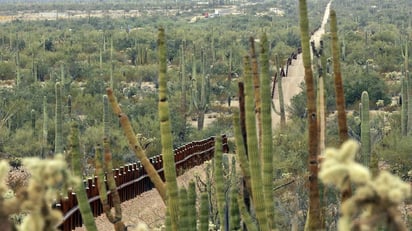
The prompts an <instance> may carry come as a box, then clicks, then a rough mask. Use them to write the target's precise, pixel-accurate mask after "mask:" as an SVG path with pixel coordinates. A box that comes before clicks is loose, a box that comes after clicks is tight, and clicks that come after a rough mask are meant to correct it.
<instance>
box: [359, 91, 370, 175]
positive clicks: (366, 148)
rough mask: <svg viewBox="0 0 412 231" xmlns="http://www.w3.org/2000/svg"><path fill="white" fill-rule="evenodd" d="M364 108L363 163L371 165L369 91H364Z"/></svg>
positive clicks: (362, 129)
mask: <svg viewBox="0 0 412 231" xmlns="http://www.w3.org/2000/svg"><path fill="white" fill-rule="evenodd" d="M361 101H362V107H361V108H362V110H361V112H360V114H361V158H360V159H361V163H362V164H363V165H364V166H366V167H369V166H370V161H371V136H370V135H371V133H370V125H369V95H368V92H366V91H364V92H362V97H361Z"/></svg>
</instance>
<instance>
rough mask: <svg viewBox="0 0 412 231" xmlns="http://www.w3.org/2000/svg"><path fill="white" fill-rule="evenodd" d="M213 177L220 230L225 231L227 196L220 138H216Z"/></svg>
mask: <svg viewBox="0 0 412 231" xmlns="http://www.w3.org/2000/svg"><path fill="white" fill-rule="evenodd" d="M213 161H214V166H213V175H214V179H215V187H216V201H217V209H218V215H219V224H220V229H221V230H223V227H224V224H225V205H226V195H225V181H224V177H223V171H222V169H223V154H222V138H221V137H220V136H217V137H216V141H215V155H214V158H213Z"/></svg>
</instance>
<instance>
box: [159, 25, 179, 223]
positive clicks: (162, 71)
mask: <svg viewBox="0 0 412 231" xmlns="http://www.w3.org/2000/svg"><path fill="white" fill-rule="evenodd" d="M157 45H158V55H159V119H160V134H161V144H162V155H163V168H164V170H165V171H164V174H165V179H166V182H167V184H166V190H167V203H166V204H167V209H168V211H169V214H170V218H171V224H172V230H173V231H177V230H178V224H179V222H178V221H179V217H178V211H179V203H178V200H176V198H178V194H179V193H178V188H177V181H176V166H175V161H174V153H173V141H172V128H171V124H170V116H169V103H168V101H167V86H166V84H167V75H166V70H167V65H166V36H165V32H164V29H163V28H159V34H158V39H157Z"/></svg>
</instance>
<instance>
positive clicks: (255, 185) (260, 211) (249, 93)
mask: <svg viewBox="0 0 412 231" xmlns="http://www.w3.org/2000/svg"><path fill="white" fill-rule="evenodd" d="M244 69H245V70H244V81H245V109H246V110H245V112H246V133H247V143H248V147H247V150H248V157H249V169H250V175H251V188H252V198H253V204H254V208H255V212H256V218H257V220H258V224H259V227H260V230H262V231H264V230H269V225H268V219H267V215H266V207H265V199H264V193H263V182H262V173H261V170H260V167H261V166H260V164H261V163H260V158H261V157H260V155H259V146H258V145H259V143H258V133H257V128H256V120H255V116H256V115H255V112H254V111H255V101H254V90H253V79H252V78H253V77H252V73H251V66H250V60H249V57H248V56H246V57H244Z"/></svg>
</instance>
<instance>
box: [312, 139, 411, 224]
mask: <svg viewBox="0 0 412 231" xmlns="http://www.w3.org/2000/svg"><path fill="white" fill-rule="evenodd" d="M358 148H359V144H358V143H357V142H355V141H353V140H348V141H346V142H345V143H344V144H343V145H342V146H341V148H340V149H332V148H329V149H327V150H326V152H325V159H324V160H323V162H322V164H321V170H320V172H319V178H320V179H321V180H322V181H323V182H324V183H326V184H332V185H335V186H336V187H337V188H338V189H340V190H342V189H344V188H345V182H346V179H349V180H350V182H352V183H353V184H355V185H356V191H355V192H354V194H353V196H352V197H350V198H348V199H347V200H346V201H344V202H343V203H342V206H341V214H342V217H341V218H340V219H339V222H338V229H339V230H377V229H378V228H379V227H381V226H382V225H383V226H384V227H386V228H388V229H389V230H401V231H403V230H405V231H406V230H407V227H406V226H405V224H404V223H403V222H402V218H401V213H400V211H399V205H400V204H401V203H402V202H403V201H404V200H405V199H406V198H408V197H410V196H411V187H410V185H409V184H408V183H405V182H403V181H402V180H401V179H400V178H398V177H397V176H394V175H392V174H390V173H389V172H386V171H381V172H380V173H379V175H377V176H376V177H372V173H371V172H370V171H369V169H368V168H367V167H365V166H363V165H361V164H358V163H356V162H355V156H356V153H357V151H358ZM354 217H357V219H354ZM382 223H383V224H382Z"/></svg>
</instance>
